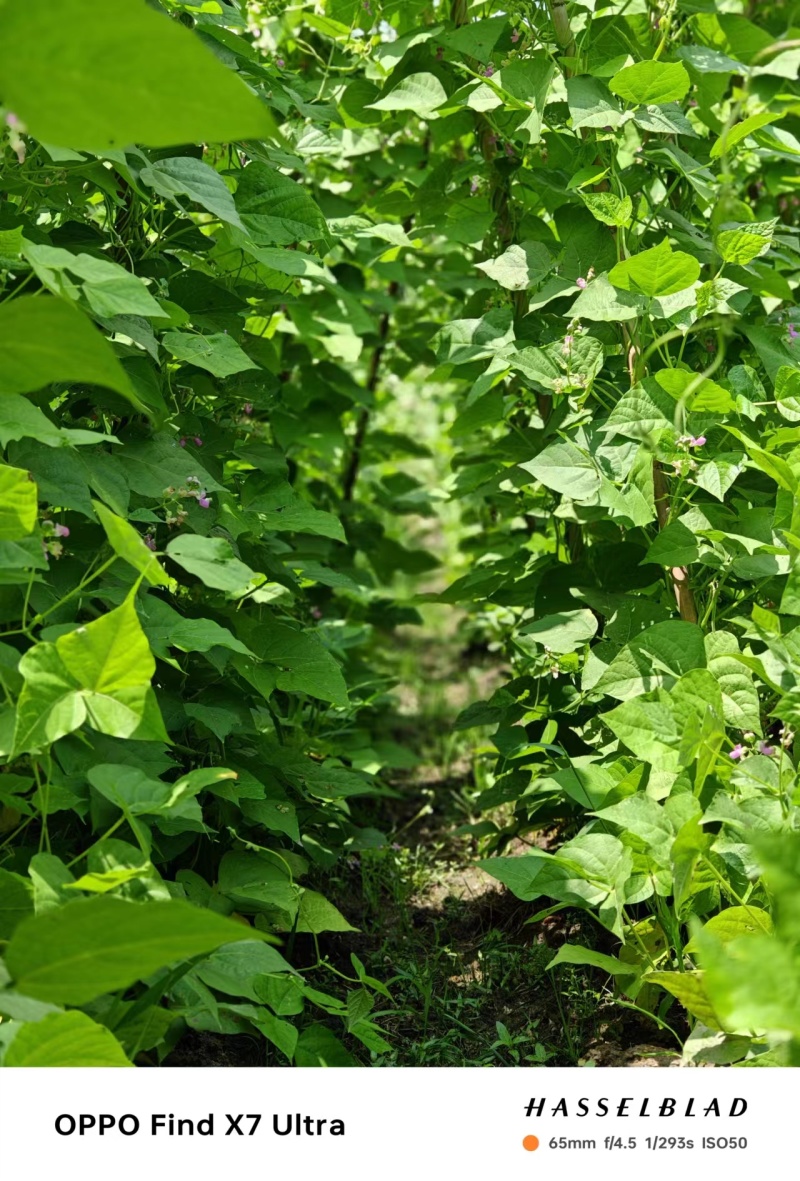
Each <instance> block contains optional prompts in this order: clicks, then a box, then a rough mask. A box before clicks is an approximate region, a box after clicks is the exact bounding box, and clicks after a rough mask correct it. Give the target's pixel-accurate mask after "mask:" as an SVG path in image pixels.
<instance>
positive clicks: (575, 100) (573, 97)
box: [567, 74, 626, 131]
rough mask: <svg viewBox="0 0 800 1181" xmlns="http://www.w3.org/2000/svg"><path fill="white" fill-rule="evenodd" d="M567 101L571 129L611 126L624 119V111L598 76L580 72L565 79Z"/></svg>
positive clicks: (615, 125)
mask: <svg viewBox="0 0 800 1181" xmlns="http://www.w3.org/2000/svg"><path fill="white" fill-rule="evenodd" d="M567 101H568V103H569V113H570V116H571V118H572V129H573V131H579V130H580V129H581V128H583V127H611V128H612V129H615V128H617V127H619V126H620V125H621V124H622V123H623V122H624V121H625V118H626V116H625V113H624V112H623V110H622V107H621V106H620V104H619V103H618V102H617V100H616V99H615V98H613V97H612V95H611V93H610V92H609V90H608V87H607V86H606V85H605V83H604V82H601V81H600V79H599V78H592V77H591V76H590V75H589V74H582V75H580V76H579V77H577V78H568V79H567Z"/></svg>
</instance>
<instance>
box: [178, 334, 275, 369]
mask: <svg viewBox="0 0 800 1181" xmlns="http://www.w3.org/2000/svg"><path fill="white" fill-rule="evenodd" d="M162 343H163V345H164V348H165V349H166V350H167V352H169V353H171V354H172V356H173V357H175V359H176V360H178V361H187V362H188V363H189V364H190V365H196V366H197V367H198V369H207V370H208V372H209V373H213V374H214V376H215V377H230V376H231V375H232V374H234V373H244V372H245V370H247V369H258V365H257V364H256V362H255V361H251V360H250V358H249V357H248V355H247V353H246V352H245V351H244V349H241V348H239V345H238V344H237V343H236V341H235V340H233V339H232V338H231V337H230V336H226V335H225V333H223V332H215V333H212V334H211V335H210V336H200V335H199V334H198V335H194V334H192V333H191V332H165V333H164V338H163V342H162Z"/></svg>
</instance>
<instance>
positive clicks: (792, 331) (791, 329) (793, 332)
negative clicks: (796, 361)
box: [789, 324, 800, 340]
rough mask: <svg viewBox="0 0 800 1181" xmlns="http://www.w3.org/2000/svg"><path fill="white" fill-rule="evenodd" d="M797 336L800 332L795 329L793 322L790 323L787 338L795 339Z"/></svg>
mask: <svg viewBox="0 0 800 1181" xmlns="http://www.w3.org/2000/svg"><path fill="white" fill-rule="evenodd" d="M799 336H800V332H798V331H797V329H796V328H795V326H794V324H790V325H789V340H797V338H798V337H799Z"/></svg>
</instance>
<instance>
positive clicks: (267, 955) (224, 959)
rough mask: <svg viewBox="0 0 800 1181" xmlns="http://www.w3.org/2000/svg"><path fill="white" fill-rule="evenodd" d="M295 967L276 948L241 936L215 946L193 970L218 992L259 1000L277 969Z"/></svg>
mask: <svg viewBox="0 0 800 1181" xmlns="http://www.w3.org/2000/svg"><path fill="white" fill-rule="evenodd" d="M293 971H294V969H293V968H292V967H291V965H290V964H288V963H287V961H286V960H285V959H284V958H283V956H282V955H281V953H280V952H279V951H276V949H275V948H274V947H270V946H269V945H268V944H266V943H257V942H255V941H250V940H244V941H243V942H241V943H230V944H226V945H225V946H223V947H219V948H217V950H216V951H214V952H212V953H211V955H210V956H208V958H207V959H205V960H203V962H202V963H201V964H198V965H197V967H196V968H195V969H194V974H195V975H196V976H197V977H198V978H199V979H200V980H202V981H203V983H204V984H207V985H208V987H209V988H213V989H215V990H216V991H217V992H224V993H226V994H227V995H228V996H243V997H247V999H248V1000H251V1001H255V1002H256V1003H260V1002H262V1001H263V1000H264V999H266V998H265V996H264V995H263V993H264V991H265V985H267V984H268V983H272V981H271V980H270V978H271V977H273V976H274V975H275V974H276V973H280V974H281V975H283V974H284V973H290V972H293Z"/></svg>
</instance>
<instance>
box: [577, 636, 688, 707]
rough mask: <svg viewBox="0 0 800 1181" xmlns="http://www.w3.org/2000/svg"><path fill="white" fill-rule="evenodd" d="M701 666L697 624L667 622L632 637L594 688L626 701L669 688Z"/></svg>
mask: <svg viewBox="0 0 800 1181" xmlns="http://www.w3.org/2000/svg"><path fill="white" fill-rule="evenodd" d="M705 663H706V655H705V650H704V648H703V633H702V631H701V629H700V628H699V627H698V626H697V624H695V623H686V622H684V621H683V620H677V619H669V620H666V621H665V622H663V623H656V624H654V625H653V627H649V628H647V629H646V631H643V632H641V633H640V634H639V635H638V636H634V637H633V639H631V640H630V641H629V643H627V644H626V645H625V647H624V648H623V649H622V651H621V652H620V653H619V654H618V655H617V656H615V657H614V659H613V660H612V661H611V663H610V664H609V665H608V667H607V668H606V670H605V672H604V673H603V674H602V676H601V677H600V680H599V681H598V682H597V684H596V685H595V689H596V690H598V691H602V692H603V693H607V694H608V696H609V697H614V698H616V699H617V700H618V701H627V700H629V699H630V698H632V697H633V698H635V697H639V696H641V694H643V693H649V692H651V691H652V690H653V689H660V688H665V687H669V686H670V685H672V684H674V683H675V681H676V680H677V679H678V678H679V677H682V676H683V675H684V674H685V673H687V672H689V671H691V670H692V669H695V668H704V667H705Z"/></svg>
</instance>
